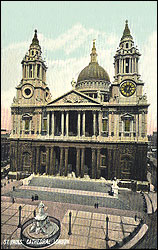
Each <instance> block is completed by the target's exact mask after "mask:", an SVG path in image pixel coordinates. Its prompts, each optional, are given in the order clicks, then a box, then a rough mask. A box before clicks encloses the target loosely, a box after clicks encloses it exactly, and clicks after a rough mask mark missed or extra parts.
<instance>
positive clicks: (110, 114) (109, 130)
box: [108, 113, 114, 136]
mask: <svg viewBox="0 0 158 250" xmlns="http://www.w3.org/2000/svg"><path fill="white" fill-rule="evenodd" d="M113 115H114V114H112V113H109V121H108V124H109V129H108V134H109V136H111V123H112V116H113Z"/></svg>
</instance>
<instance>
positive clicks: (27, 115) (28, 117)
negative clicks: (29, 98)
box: [22, 114, 32, 120]
mask: <svg viewBox="0 0 158 250" xmlns="http://www.w3.org/2000/svg"><path fill="white" fill-rule="evenodd" d="M22 119H23V120H28V119H29V120H31V119H32V115H30V114H24V115H23V116H22Z"/></svg>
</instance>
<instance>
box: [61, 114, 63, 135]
mask: <svg viewBox="0 0 158 250" xmlns="http://www.w3.org/2000/svg"><path fill="white" fill-rule="evenodd" d="M61 135H62V136H64V111H62V112H61Z"/></svg>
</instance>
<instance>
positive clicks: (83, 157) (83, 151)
mask: <svg viewBox="0 0 158 250" xmlns="http://www.w3.org/2000/svg"><path fill="white" fill-rule="evenodd" d="M84 165H85V148H82V149H81V177H82V178H83V177H84Z"/></svg>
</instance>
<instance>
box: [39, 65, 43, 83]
mask: <svg viewBox="0 0 158 250" xmlns="http://www.w3.org/2000/svg"><path fill="white" fill-rule="evenodd" d="M39 78H40V79H41V80H42V65H40V77H39Z"/></svg>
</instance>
